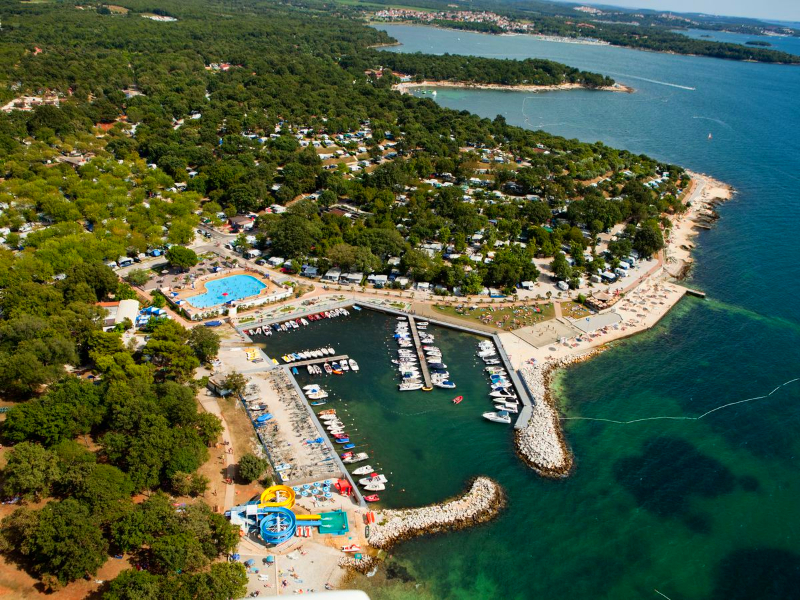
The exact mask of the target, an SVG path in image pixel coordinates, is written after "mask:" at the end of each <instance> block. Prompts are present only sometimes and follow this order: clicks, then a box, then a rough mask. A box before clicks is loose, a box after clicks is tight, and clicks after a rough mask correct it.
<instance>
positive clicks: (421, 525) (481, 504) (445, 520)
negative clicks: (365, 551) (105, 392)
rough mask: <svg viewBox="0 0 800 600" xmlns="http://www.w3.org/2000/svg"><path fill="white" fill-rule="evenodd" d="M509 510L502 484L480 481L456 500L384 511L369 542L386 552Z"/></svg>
mask: <svg viewBox="0 0 800 600" xmlns="http://www.w3.org/2000/svg"><path fill="white" fill-rule="evenodd" d="M504 506H505V494H504V493H503V489H502V488H501V487H500V484H498V483H497V482H495V481H493V480H491V479H489V478H488V477H478V478H477V479H475V480H474V481H473V482H472V484H471V485H470V487H469V489H468V490H467V492H466V493H465V494H463V495H462V496H460V497H458V498H454V499H453V500H449V501H447V502H443V503H441V504H434V505H432V506H424V507H422V508H409V509H401V510H392V509H388V510H383V511H380V512H378V513H377V514H376V519H375V524H373V525H370V533H369V537H368V538H367V542H368V543H369V545H370V546H372V547H374V548H380V549H382V550H386V549H388V548H390V547H391V546H393V545H394V544H395V543H397V542H399V541H401V540H406V539H409V538H412V537H415V536H419V535H425V534H428V533H436V532H440V531H447V530H452V529H463V528H465V527H472V526H473V525H476V524H479V523H485V522H486V521H489V520H491V519H493V518H494V517H496V516H497V515H498V514H499V513H500V511H501V510H502V508H503V507H504Z"/></svg>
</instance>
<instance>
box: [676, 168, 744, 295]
mask: <svg viewBox="0 0 800 600" xmlns="http://www.w3.org/2000/svg"><path fill="white" fill-rule="evenodd" d="M689 174H690V175H691V176H692V183H691V189H690V190H689V192H688V193H687V195H686V200H685V203H686V204H687V205H688V206H689V209H688V210H687V211H686V212H685V213H683V214H682V215H678V216H675V217H672V219H671V220H672V230H671V231H670V234H669V237H668V238H667V239H666V240H665V242H666V244H667V246H666V248H665V250H664V268H665V269H666V270H667V272H668V273H669V274H670V275H672V276H673V277H676V278H678V279H681V278H683V277H684V276H685V275H686V272H687V270H688V269H689V268H690V266H691V264H692V262H693V259H692V257H691V253H692V249H693V248H694V244H693V243H692V238H693V237H695V236H696V235H697V233H698V226H700V227H707V226H708V225H707V224H708V222H709V221H713V220H715V219H716V213H715V211H714V207H715V206H716V205H718V204H720V203H722V202H725V201H727V200H730V199H731V197H732V196H733V191H734V190H733V188H731V186H729V185H727V184H725V183H722V182H721V181H717V180H716V179H714V178H713V177H709V176H708V175H703V174H701V173H693V172H691V171H689Z"/></svg>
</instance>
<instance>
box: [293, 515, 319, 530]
mask: <svg viewBox="0 0 800 600" xmlns="http://www.w3.org/2000/svg"><path fill="white" fill-rule="evenodd" d="M294 518H295V519H297V520H298V521H302V523H301V525H311V526H312V527H319V526H320V525H322V515H295V516H294Z"/></svg>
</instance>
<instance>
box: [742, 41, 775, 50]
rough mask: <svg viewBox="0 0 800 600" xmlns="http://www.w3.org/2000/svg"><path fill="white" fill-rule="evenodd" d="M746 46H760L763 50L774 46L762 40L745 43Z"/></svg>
mask: <svg viewBox="0 0 800 600" xmlns="http://www.w3.org/2000/svg"><path fill="white" fill-rule="evenodd" d="M745 44H747V45H748V46H759V47H762V48H769V47H770V46H772V44H770V43H769V42H762V41H761V40H749V41H747V42H745Z"/></svg>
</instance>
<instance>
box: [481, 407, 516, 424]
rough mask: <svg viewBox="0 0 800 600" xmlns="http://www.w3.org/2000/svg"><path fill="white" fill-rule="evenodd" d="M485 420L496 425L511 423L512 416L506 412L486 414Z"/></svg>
mask: <svg viewBox="0 0 800 600" xmlns="http://www.w3.org/2000/svg"><path fill="white" fill-rule="evenodd" d="M483 418H484V419H486V420H487V421H493V422H494V423H506V424H508V423H511V415H509V414H508V412H506V411H504V410H499V411H497V412H485V413H483Z"/></svg>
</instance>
